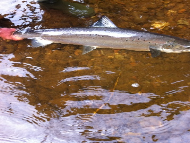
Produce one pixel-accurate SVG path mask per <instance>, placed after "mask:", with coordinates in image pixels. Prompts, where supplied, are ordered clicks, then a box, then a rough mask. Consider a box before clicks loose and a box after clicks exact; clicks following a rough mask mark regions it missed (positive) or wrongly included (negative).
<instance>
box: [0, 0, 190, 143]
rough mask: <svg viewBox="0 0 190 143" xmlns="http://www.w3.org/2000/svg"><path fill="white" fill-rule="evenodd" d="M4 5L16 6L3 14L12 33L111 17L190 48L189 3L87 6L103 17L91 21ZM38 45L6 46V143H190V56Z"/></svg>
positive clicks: (1, 123)
mask: <svg viewBox="0 0 190 143" xmlns="http://www.w3.org/2000/svg"><path fill="white" fill-rule="evenodd" d="M8 2H9V3H8ZM1 3H3V4H6V5H8V6H7V7H6V8H5V7H4V11H2V12H1V15H2V16H3V17H4V18H6V19H8V20H10V22H4V23H3V24H5V23H6V24H7V27H18V28H20V29H22V28H24V27H32V28H35V29H39V28H58V27H86V26H88V25H91V24H92V23H93V22H94V21H96V20H97V19H98V15H106V16H108V17H110V18H111V20H112V21H113V22H114V23H115V24H116V25H117V26H119V27H122V28H131V29H139V30H148V31H153V32H157V33H163V34H167V35H174V36H178V37H181V38H186V39H189V40H190V35H189V33H190V31H189V28H190V27H189V19H190V17H189V15H190V13H189V11H188V8H189V6H190V3H188V2H187V1H185V0H181V1H180V0H178V1H177V2H175V1H167V2H166V1H165V2H160V1H159V2H154V3H151V4H150V5H147V2H146V1H142V2H139V1H133V2H124V1H113V2H111V1H109V2H108V1H96V2H93V1H92V2H90V1H89V2H88V1H85V3H86V4H89V5H90V6H91V7H94V9H95V11H96V16H94V17H91V18H77V17H71V16H70V15H67V14H64V13H62V12H59V11H56V10H54V9H53V10H48V11H47V10H46V9H41V8H40V6H39V5H38V4H37V3H36V2H34V1H19V0H17V1H11V0H9V1H3V2H1ZM108 3H109V4H108ZM2 21H4V19H0V23H1V22H2ZM10 23H11V24H10ZM30 42H31V41H30V40H23V41H17V42H15V41H3V40H1V41H0V96H1V100H0V102H1V103H0V127H1V131H0V140H1V142H5V143H6V142H21V143H22V142H34V143H35V142H36V143H38V142H43V143H49V142H57V143H59V142H60V143H62V142H72V143H73V142H127V143H141V142H158V143H174V142H177V143H180V142H181V143H184V142H189V141H190V132H189V131H190V124H189V123H190V90H189V86H190V64H189V63H190V58H189V57H190V55H189V53H181V54H167V53H162V54H161V56H159V57H157V58H152V57H151V55H150V53H149V52H135V51H127V50H113V49H97V50H94V51H92V52H90V53H88V54H85V55H82V47H80V46H74V45H61V44H51V45H48V46H46V47H38V48H32V47H31V46H30Z"/></svg>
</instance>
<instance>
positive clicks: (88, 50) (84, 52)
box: [82, 46, 96, 55]
mask: <svg viewBox="0 0 190 143" xmlns="http://www.w3.org/2000/svg"><path fill="white" fill-rule="evenodd" d="M94 49H96V47H95V46H83V52H82V54H83V55H84V54H86V53H89V52H91V51H93V50H94Z"/></svg>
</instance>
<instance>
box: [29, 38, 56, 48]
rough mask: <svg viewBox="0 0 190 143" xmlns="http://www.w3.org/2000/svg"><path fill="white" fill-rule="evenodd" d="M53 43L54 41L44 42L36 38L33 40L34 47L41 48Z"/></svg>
mask: <svg viewBox="0 0 190 143" xmlns="http://www.w3.org/2000/svg"><path fill="white" fill-rule="evenodd" d="M51 43H53V42H52V41H49V40H44V39H42V38H35V39H33V40H32V47H40V46H46V45H49V44H51Z"/></svg>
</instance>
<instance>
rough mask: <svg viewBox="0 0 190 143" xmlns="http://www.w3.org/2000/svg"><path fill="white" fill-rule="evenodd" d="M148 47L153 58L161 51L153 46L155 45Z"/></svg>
mask: <svg viewBox="0 0 190 143" xmlns="http://www.w3.org/2000/svg"><path fill="white" fill-rule="evenodd" d="M149 49H150V53H151V56H152V57H153V58H155V57H158V56H159V55H160V53H161V51H160V50H158V49H157V47H155V46H150V47H149Z"/></svg>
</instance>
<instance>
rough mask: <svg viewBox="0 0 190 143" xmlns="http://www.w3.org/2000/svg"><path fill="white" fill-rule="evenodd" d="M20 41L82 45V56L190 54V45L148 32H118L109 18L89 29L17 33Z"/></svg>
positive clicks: (27, 30) (99, 21) (119, 30)
mask: <svg viewBox="0 0 190 143" xmlns="http://www.w3.org/2000/svg"><path fill="white" fill-rule="evenodd" d="M13 35H14V36H16V37H17V38H18V37H20V38H28V39H34V40H33V42H32V46H33V47H39V46H46V45H48V44H51V43H61V44H73V45H83V54H86V53H88V52H90V51H92V50H94V49H96V48H113V49H126V50H133V51H150V53H151V55H152V57H157V56H159V55H160V54H161V52H166V53H182V52H190V41H189V40H185V39H181V38H178V37H173V36H167V35H162V34H157V33H151V32H147V31H138V30H131V29H123V28H118V27H117V26H116V25H115V24H114V23H113V22H112V21H111V20H110V19H109V18H108V17H106V16H102V17H101V18H100V19H99V20H98V21H96V22H95V23H94V24H92V25H91V26H90V27H86V28H59V29H39V30H32V29H25V30H24V31H22V32H18V31H16V32H14V34H13Z"/></svg>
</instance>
